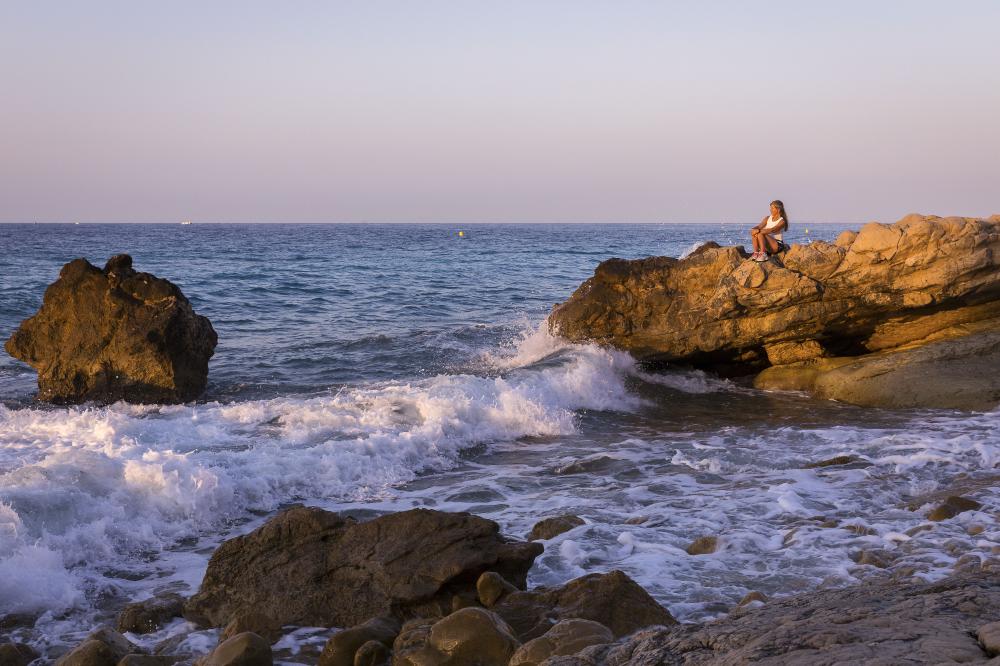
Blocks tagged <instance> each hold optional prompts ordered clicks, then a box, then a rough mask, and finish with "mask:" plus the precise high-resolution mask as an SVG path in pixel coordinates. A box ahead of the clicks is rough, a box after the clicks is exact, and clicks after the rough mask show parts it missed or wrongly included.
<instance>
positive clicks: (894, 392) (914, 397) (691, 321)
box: [549, 215, 1000, 409]
mask: <svg viewBox="0 0 1000 666" xmlns="http://www.w3.org/2000/svg"><path fill="white" fill-rule="evenodd" d="M746 257H747V254H746V252H745V251H744V250H743V249H742V248H737V247H718V246H716V245H715V244H714V243H712V244H706V245H705V246H702V248H700V249H699V250H697V251H696V252H694V253H693V254H692V255H691V256H689V257H687V258H685V259H673V258H670V257H651V258H648V259H638V260H631V261H626V260H623V259H609V260H608V261H605V262H603V263H601V264H600V265H599V266H598V267H597V270H596V272H595V274H594V277H592V278H590V279H589V280H587V281H586V282H584V283H583V284H582V285H581V286H580V288H579V289H577V290H576V292H574V293H573V295H572V296H571V297H570V298H569V299H568V300H567V301H566V302H564V303H562V304H560V305H557V306H556V307H555V308H554V309H553V311H552V313H551V315H550V317H549V326H550V328H551V330H552V331H553V332H554V333H557V334H559V335H561V336H563V337H566V338H568V339H570V340H574V341H584V340H591V341H596V342H599V343H603V344H608V345H611V346H614V347H617V348H619V349H624V350H627V351H629V352H631V353H632V354H633V355H634V356H635V357H636V358H638V359H639V360H642V361H648V362H653V363H676V364H682V365H689V366H693V367H697V368H703V369H707V370H713V371H717V372H720V373H723V374H734V375H738V374H752V373H756V372H760V371H761V370H764V372H763V373H762V374H761V375H760V376H758V378H757V381H756V384H757V386H759V387H761V388H779V389H799V390H809V391H814V392H816V393H817V394H818V395H820V396H822V397H827V398H834V399H838V400H842V401H845V402H852V403H855V404H861V405H879V406H892V407H919V406H932V407H934V406H940V407H957V408H969V409H984V408H990V407H992V406H995V405H996V404H997V403H1000V372H998V369H1000V344H998V342H1000V216H993V217H991V218H989V219H974V218H962V217H948V218H940V217H934V216H921V215H909V216H907V217H905V218H903V219H902V220H900V221H899V222H896V223H895V224H892V225H886V224H879V223H875V222H873V223H871V224H868V225H865V226H864V227H863V228H862V229H861V230H860V232H858V233H854V232H844V233H843V234H842V235H841V236H840V238H838V239H837V241H836V242H835V243H826V242H813V243H809V244H808V245H793V246H792V247H791V249H790V250H789V251H788V252H786V253H783V254H782V255H780V257H779V258H776V259H773V260H772V261H770V262H765V263H756V262H750V261H746ZM765 369H766V370H765Z"/></svg>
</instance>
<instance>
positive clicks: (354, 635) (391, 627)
mask: <svg viewBox="0 0 1000 666" xmlns="http://www.w3.org/2000/svg"><path fill="white" fill-rule="evenodd" d="M400 628H401V625H400V622H399V620H397V619H396V618H394V617H389V616H381V617H373V618H372V619H370V620H368V621H367V622H363V623H361V624H359V625H357V626H354V627H351V628H349V629H344V630H343V631H338V632H337V633H335V634H334V635H333V636H331V637H330V640H328V641H327V642H326V645H325V646H324V647H323V652H322V654H320V656H319V666H352V665H353V664H354V662H355V657H356V654H357V652H358V651H359V650H360V649H361V646H363V645H365V644H367V643H371V642H375V643H379V644H381V645H384V646H385V647H386V648H388V647H391V646H392V642H393V641H394V640H396V636H398V635H399V631H400ZM386 653H387V654H388V650H386Z"/></svg>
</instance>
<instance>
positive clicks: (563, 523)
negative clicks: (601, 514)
mask: <svg viewBox="0 0 1000 666" xmlns="http://www.w3.org/2000/svg"><path fill="white" fill-rule="evenodd" d="M583 524H584V522H583V518H580V517H579V516H574V515H572V514H565V515H562V516H553V517H552V518H543V519H542V520H539V521H538V522H537V523H535V526H534V527H532V528H531V533H530V534H528V541H541V540H546V539H552V538H555V537H557V536H559V535H560V534H562V533H563V532H569V531H570V530H571V529H573V528H574V527H579V526H580V525H583Z"/></svg>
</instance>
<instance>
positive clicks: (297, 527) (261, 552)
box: [184, 506, 542, 627]
mask: <svg viewBox="0 0 1000 666" xmlns="http://www.w3.org/2000/svg"><path fill="white" fill-rule="evenodd" d="M541 552H542V546H541V545H540V544H537V543H526V542H523V541H513V540H509V539H507V538H505V537H503V536H501V535H500V529H499V526H498V525H497V524H496V523H495V522H493V521H491V520H486V519H484V518H479V517H477V516H473V515H470V514H467V513H444V512H441V511H431V510H427V509H413V510H411V511H403V512H400V513H393V514H388V515H385V516H381V517H378V518H375V519H373V520H370V521H367V522H363V523H359V522H357V521H355V520H354V519H352V518H349V517H345V516H343V515H341V514H337V513H332V512H329V511H323V510H322V509H317V508H307V507H302V506H297V507H293V508H290V509H288V510H286V511H283V512H281V513H279V514H278V515H276V516H275V517H274V518H272V519H271V520H269V521H268V522H267V523H265V524H264V525H262V526H261V527H259V528H258V529H256V530H254V531H253V532H251V533H249V534H247V535H244V536H240V537H236V538H234V539H230V540H229V541H226V542H225V543H223V544H222V545H221V546H219V548H218V549H217V550H216V551H215V553H214V554H213V555H212V558H211V560H210V561H209V563H208V570H207V571H206V572H205V578H204V580H203V581H202V584H201V589H200V590H199V591H198V593H197V594H195V595H194V596H193V597H191V598H190V599H189V600H188V602H187V604H186V605H185V610H184V614H185V617H187V618H188V619H190V620H193V621H195V622H198V623H200V624H202V625H208V626H221V625H223V624H225V623H226V622H228V621H229V619H230V618H231V617H233V616H234V615H235V614H236V613H237V612H240V611H242V610H247V609H257V608H261V609H267V613H268V615H270V616H271V617H272V618H273V619H274V620H275V622H278V623H280V624H282V625H285V624H296V625H304V626H327V627H349V626H353V625H355V624H359V623H361V622H364V621H365V620H367V619H369V618H371V617H374V616H376V615H387V614H390V615H394V616H396V617H398V618H401V619H407V618H412V617H421V616H423V617H434V616H441V615H444V614H447V613H448V612H450V611H451V603H452V597H453V596H454V595H456V594H458V593H468V594H472V595H474V594H475V584H476V580H477V579H478V578H479V576H480V574H482V573H483V572H484V571H487V570H489V571H496V572H497V573H499V574H500V575H501V576H503V577H504V578H506V579H507V580H509V581H510V582H512V583H513V584H514V585H516V586H518V587H519V588H523V587H524V585H525V582H526V576H527V572H528V569H529V568H530V567H531V564H532V562H533V561H534V559H535V558H536V557H537V556H538V555H539V554H540V553H541Z"/></svg>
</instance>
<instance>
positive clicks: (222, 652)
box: [196, 631, 274, 666]
mask: <svg viewBox="0 0 1000 666" xmlns="http://www.w3.org/2000/svg"><path fill="white" fill-rule="evenodd" d="M273 663H274V658H273V656H272V655H271V645H270V644H269V643H268V642H267V641H266V640H264V639H263V638H262V637H260V636H258V635H257V634H255V633H253V632H250V631H246V632H244V633H242V634H237V635H235V636H233V637H232V638H230V639H227V640H225V641H223V642H222V643H219V645H218V646H217V647H216V648H215V649H214V650H212V652H210V653H209V654H208V655H207V656H205V657H204V658H203V659H200V660H198V661H197V662H196V666H271V664H273Z"/></svg>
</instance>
